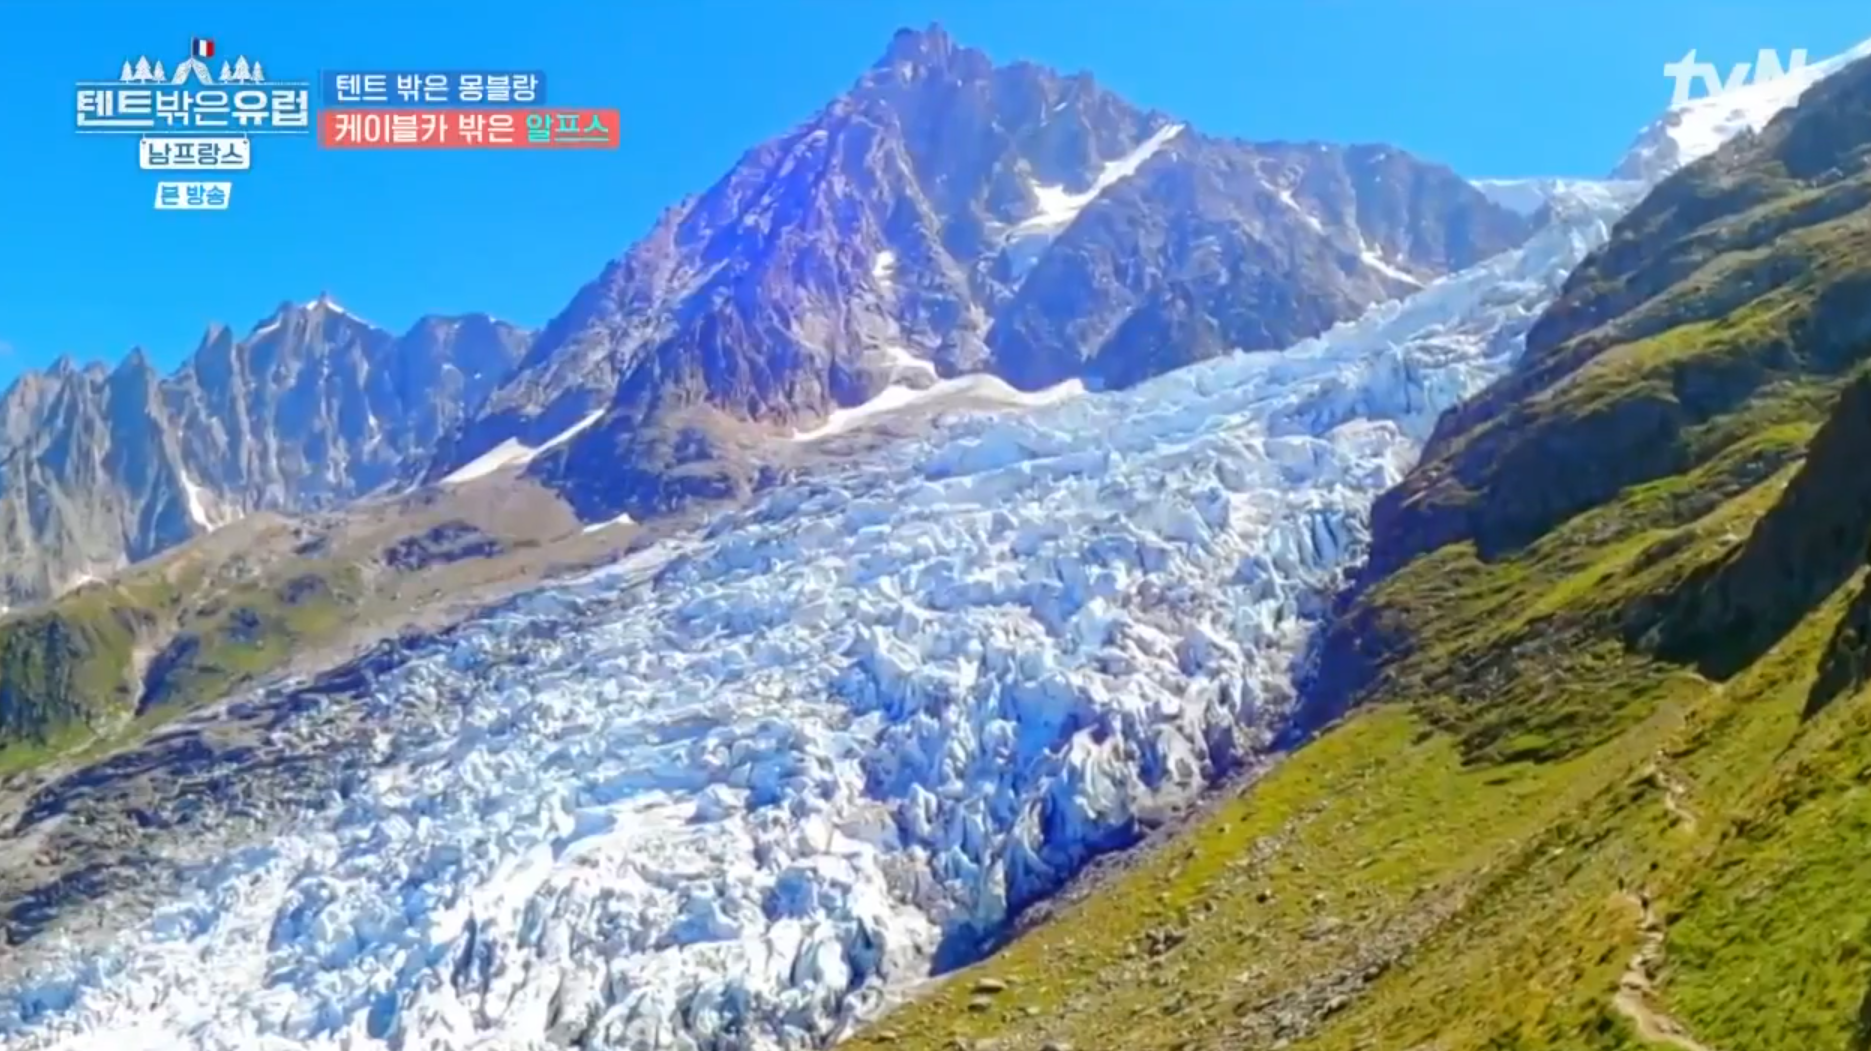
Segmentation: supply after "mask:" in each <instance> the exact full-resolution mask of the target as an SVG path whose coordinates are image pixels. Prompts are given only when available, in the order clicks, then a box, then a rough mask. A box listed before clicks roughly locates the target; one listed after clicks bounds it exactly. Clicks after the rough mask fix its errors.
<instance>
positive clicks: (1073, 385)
mask: <svg viewBox="0 0 1871 1051" xmlns="http://www.w3.org/2000/svg"><path fill="white" fill-rule="evenodd" d="M925 364H927V363H925ZM930 371H931V372H932V373H933V372H934V369H933V367H932V368H931V369H930ZM1083 393H1085V384H1084V383H1083V381H1080V380H1067V381H1066V382H1064V383H1060V384H1057V385H1056V386H1052V387H1048V388H1046V389H1045V390H1040V391H1032V392H1027V391H1022V390H1019V389H1017V388H1015V387H1013V386H1012V385H1011V384H1009V383H1008V382H1007V381H1006V380H1003V379H1001V378H1000V377H999V376H991V375H988V374H986V373H973V374H970V375H967V376H956V377H954V378H953V379H946V380H940V381H937V382H936V383H934V384H931V385H930V386H927V387H907V386H903V385H900V384H894V383H893V384H891V385H890V386H888V387H885V388H884V389H883V390H881V391H879V392H878V393H877V395H876V396H875V397H873V398H871V400H869V401H867V402H865V403H864V404H862V405H856V406H853V407H851V408H848V409H834V410H832V412H831V414H830V415H829V416H828V417H827V418H826V420H825V422H824V423H823V424H821V425H820V426H818V427H814V428H813V429H811V430H809V431H802V432H798V433H795V434H794V435H793V436H792V438H791V439H790V440H791V441H795V442H813V441H818V440H819V439H821V438H829V437H831V436H832V435H834V434H844V433H845V432H847V431H851V430H855V429H857V428H859V427H862V426H865V425H866V424H871V423H876V422H878V421H879V420H882V419H885V418H888V417H890V416H893V415H898V414H902V413H908V412H912V411H923V410H927V409H930V408H933V407H937V406H939V405H941V404H942V403H943V402H950V401H956V402H960V401H966V402H968V403H970V404H978V403H985V405H983V406H982V407H984V408H995V409H1019V408H1027V409H1030V408H1038V407H1040V406H1044V405H1052V404H1055V403H1057V402H1061V401H1064V400H1066V399H1068V398H1074V397H1077V396H1078V395H1080V394H1083Z"/></svg>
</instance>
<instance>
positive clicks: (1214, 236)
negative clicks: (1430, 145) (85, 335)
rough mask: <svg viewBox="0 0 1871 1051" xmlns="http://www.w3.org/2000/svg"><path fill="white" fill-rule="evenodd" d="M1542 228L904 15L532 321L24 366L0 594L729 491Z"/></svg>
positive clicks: (1378, 155) (1457, 188)
mask: <svg viewBox="0 0 1871 1051" xmlns="http://www.w3.org/2000/svg"><path fill="white" fill-rule="evenodd" d="M1535 218H1536V217H1535V216H1533V215H1531V214H1529V213H1528V211H1527V210H1526V209H1525V208H1522V207H1514V206H1511V203H1510V204H1504V203H1500V202H1498V201H1497V200H1495V198H1494V196H1491V195H1490V194H1489V193H1487V192H1484V190H1483V189H1481V188H1478V187H1477V186H1475V185H1473V184H1471V183H1469V182H1468V181H1466V180H1464V179H1462V178H1461V177H1460V176H1458V175H1456V174H1455V173H1454V172H1453V171H1451V170H1449V169H1448V168H1446V167H1443V166H1441V165H1438V164H1435V163H1432V162H1429V161H1426V160H1423V159H1420V158H1417V157H1414V156H1412V155H1410V154H1408V153H1406V152H1405V151H1403V150H1400V149H1396V148H1394V147H1389V146H1382V145H1359V146H1345V145H1330V144H1323V143H1250V142H1243V141H1239V140H1232V139H1222V138H1215V137H1211V136H1207V135H1204V134H1202V133H1201V132H1200V131H1199V130H1197V129H1194V128H1191V127H1188V126H1186V125H1184V124H1181V123H1178V122H1176V121H1174V120H1173V119H1172V118H1170V117H1169V116H1167V115H1164V114H1161V113H1156V112H1153V111H1148V110H1144V109H1141V108H1139V107H1137V106H1134V105H1132V104H1130V103H1129V102H1126V101H1125V100H1123V99H1121V98H1119V97H1118V96H1116V95H1114V94H1112V93H1111V92H1110V91H1108V90H1106V89H1104V88H1103V87H1101V86H1099V85H1098V83H1097V82H1096V81H1095V80H1093V79H1092V78H1091V77H1090V76H1089V75H1087V74H1082V73H1081V74H1077V75H1072V76H1067V75H1062V74H1060V73H1057V72H1054V71H1052V70H1048V69H1046V68H1043V67H1041V66H1037V65H1034V64H1031V63H1025V62H1016V63H1012V64H1007V65H996V64H995V63H994V62H993V61H992V60H990V59H989V58H988V56H987V55H985V54H984V53H982V52H980V51H978V50H974V49H971V48H966V47H962V46H959V45H957V44H956V42H955V41H954V40H953V39H952V38H951V37H950V36H949V35H948V34H947V33H946V32H945V31H943V30H942V29H941V28H940V27H939V26H931V27H929V28H927V29H924V30H904V31H901V32H899V33H898V34H897V35H896V37H895V38H894V39H893V40H892V41H891V42H890V45H889V47H888V49H887V50H886V52H885V54H884V55H883V56H882V58H881V59H880V60H879V61H878V62H877V64H876V65H875V66H873V67H872V68H871V69H870V70H868V71H867V72H866V73H864V75H863V76H862V77H860V78H859V79H858V81H857V82H856V83H855V84H854V85H853V86H852V88H851V89H850V90H849V91H847V92H846V93H845V94H843V95H841V96H839V97H838V98H836V99H834V100H833V101H832V102H831V103H829V104H828V105H827V106H826V107H825V108H824V109H822V110H821V111H820V112H818V113H817V114H815V115H814V116H812V117H811V118H810V119H809V120H807V121H806V122H805V123H803V124H802V125H800V126H799V127H797V128H794V129H793V130H791V131H789V132H787V133H786V134H784V135H781V136H779V137H777V138H775V139H773V140H771V141H769V142H766V143H763V144H761V145H759V146H757V147H755V148H754V149H752V150H750V151H748V152H747V154H746V155H745V156H743V157H742V158H741V160H740V161H739V162H738V163H736V164H735V165H734V167H733V168H732V169H731V170H730V171H729V172H728V173H727V174H726V175H724V176H723V177H722V178H721V179H720V180H719V181H718V182H717V183H716V184H715V185H714V186H713V187H711V188H710V189H709V190H708V191H707V192H705V193H703V194H701V195H699V196H696V197H693V198H691V199H689V200H686V201H684V202H682V203H680V204H678V205H676V206H675V207H673V208H671V209H669V210H668V211H667V212H666V213H664V215H663V216H662V217H661V218H660V219H659V220H658V221H657V222H656V223H655V225H654V227H653V228H652V230H651V231H650V232H649V233H648V234H647V235H646V236H644V237H643V238H642V239H641V240H640V241H638V242H637V243H636V244H635V245H634V246H632V247H631V248H630V249H629V251H627V252H626V253H625V254H624V255H623V256H622V257H620V258H619V259H618V260H616V261H615V262H613V263H611V264H610V265H609V266H607V267H605V269H604V271H603V272H602V273H601V274H600V275H598V277H597V278H596V279H595V280H593V281H592V282H591V283H590V284H588V285H587V286H585V287H584V288H583V289H580V290H579V291H578V292H577V293H576V294H575V295H574V296H573V297H572V299H571V301H570V303H569V304H568V305H567V306H566V308H565V309H564V310H563V311H562V312H561V313H560V314H559V315H558V316H557V317H555V318H553V319H552V320H551V321H550V322H549V323H548V324H547V325H546V326H545V327H544V328H543V329H542V330H541V331H539V332H538V333H537V335H536V336H534V335H531V334H529V333H525V332H522V331H520V330H518V329H515V328H513V327H511V326H508V325H505V324H503V323H500V322H496V321H492V320H490V319H488V318H485V317H479V316H473V317H466V318H456V319H439V318H428V319H424V320H423V321H421V322H418V323H417V325H416V326H415V327H414V328H413V329H412V330H411V331H409V332H408V333H406V334H404V335H402V336H400V337H398V336H394V335H392V334H390V333H388V332H385V331H383V330H381V329H378V328H376V327H374V326H371V325H369V324H366V323H365V322H363V321H360V320H359V319H357V318H355V317H353V316H351V315H350V314H348V313H346V312H345V311H344V310H343V309H342V308H340V307H338V306H337V305H336V304H335V303H333V302H332V301H331V300H330V299H329V298H327V297H321V298H320V299H317V300H315V301H313V302H312V303H310V304H308V305H305V306H303V307H300V306H282V307H281V308H280V309H279V310H278V311H277V312H276V313H275V314H274V315H273V316H272V317H270V318H269V319H267V320H266V321H264V322H262V323H261V324H260V325H259V326H258V327H256V328H255V329H254V330H253V331H252V332H250V333H249V334H248V335H246V336H245V337H237V336H236V335H235V334H234V333H233V332H231V331H230V330H227V329H225V328H221V327H215V328H212V329H210V331H209V332H208V334H207V335H206V336H205V337H204V338H203V340H202V343H201V345H200V347H199V348H198V349H197V350H196V351H195V353H194V355H193V356H192V357H190V358H189V359H188V361H187V362H186V363H185V364H184V366H183V367H182V368H181V370H179V371H178V372H177V373H176V374H175V375H173V376H169V377H159V376H157V375H155V374H154V372H153V371H152V370H151V369H150V367H149V365H148V364H147V362H146V361H145V360H144V359H143V357H142V356H141V354H133V355H132V356H131V357H130V358H129V359H127V360H126V361H125V362H124V363H123V364H121V365H120V366H119V367H118V368H116V369H115V370H105V369H103V368H101V367H92V368H89V369H76V368H74V367H72V366H70V365H69V364H61V365H60V366H58V367H55V368H54V369H53V370H51V371H50V372H47V373H39V374H28V375H26V376H24V377H22V378H21V379H20V380H18V381H17V382H16V383H15V384H14V386H13V388H12V389H11V390H10V391H9V392H8V393H7V394H6V395H5V397H4V398H3V399H0V604H11V605H19V604H22V603H25V602H30V601H33V600H36V599H43V598H46V597H49V596H51V595H54V594H56V593H58V592H60V591H62V590H64V589H66V588H68V587H70V586H72V585H73V584H75V583H78V582H81V581H83V580H85V579H88V578H90V577H93V576H98V575H102V574H104V573H107V572H110V571H111V570H113V569H115V568H117V567H120V566H122V565H124V564H126V563H128V562H134V561H137V560H139V559H142V558H146V557H148V556H149V555H151V554H153V553H155V552H158V551H161V550H163V549H164V548H166V547H169V546H171V545H174V544H176V543H178V542H180V541H182V540H184V539H186V538H188V537H189V536H191V535H195V534H198V533H201V532H203V531H207V530H211V529H213V528H215V527H216V526H217V525H219V524H221V523H224V522H226V521H228V520H229V519H231V518H232V517H236V516H239V515H241V514H245V513H250V512H252V511H254V510H260V509H265V510H278V511H285V512H300V511H306V510H314V509H321V508H328V507H331V506H334V505H335V504H337V503H341V502H342V501H344V500H347V499H352V498H355V497H357V496H360V495H363V494H366V493H371V492H378V491H383V490H385V489H386V488H394V487H397V486H401V485H407V484H410V483H412V482H417V481H428V482H436V481H441V480H444V479H447V478H449V477H450V476H451V475H452V476H457V477H459V476H462V475H463V474H465V475H479V474H483V473H486V472H487V471H488V470H491V469H493V468H495V467H498V466H502V465H504V464H505V463H508V462H511V463H516V464H517V463H519V462H520V461H521V460H524V461H525V462H526V466H525V468H524V470H525V471H526V473H527V474H529V475H530V476H532V477H533V478H535V479H537V480H539V481H541V482H543V483H545V484H547V485H548V486H550V487H551V488H553V489H554V490H556V491H558V492H559V493H561V494H562V495H563V496H564V497H565V498H567V499H568V500H569V501H570V503H571V504H572V506H573V507H574V508H575V509H576V510H577V511H578V513H579V514H580V515H581V517H584V518H586V519H587V520H594V521H595V520H604V519H610V518H613V517H615V516H616V515H618V514H619V513H628V514H630V515H632V516H634V517H637V518H639V519H642V518H649V517H653V516H655V515H657V514H661V513H665V512H667V511H670V510H672V509H676V508H679V507H682V506H684V505H686V504H688V503H691V502H693V501H695V500H698V499H710V498H721V497H732V496H744V495H746V494H747V493H749V492H751V491H752V490H753V489H754V488H756V487H757V486H758V485H760V484H762V482H761V479H762V478H766V479H768V480H770V479H771V478H772V477H773V476H774V475H773V473H772V472H771V471H770V470H767V469H766V468H767V466H768V465H767V464H766V463H765V462H763V456H762V452H761V450H762V448H763V447H770V446H771V445H772V444H773V443H775V442H781V441H784V440H785V439H786V438H787V437H789V436H790V435H792V434H794V433H796V432H798V431H804V430H810V429H811V428H812V427H814V426H816V425H818V424H821V423H823V422H824V421H825V420H826V419H827V417H828V416H829V415H830V414H832V413H834V412H836V411H838V410H840V409H848V408H851V407H853V406H858V405H862V404H864V403H867V402H869V401H871V400H872V399H874V398H877V397H878V396H879V395H880V394H884V393H885V392H888V391H892V390H893V389H894V391H895V392H896V393H898V394H901V393H903V392H907V391H914V390H920V389H925V388H929V387H931V386H932V385H934V384H937V383H939V382H941V381H943V380H946V379H951V378H955V377H961V376H967V375H976V374H986V375H991V376H994V377H998V378H1000V379H1001V380H1004V381H1005V382H1006V383H1007V384H1010V385H1012V386H1013V387H1014V388H1017V389H1019V390H1026V391H1036V390H1040V389H1043V388H1047V387H1051V386H1055V385H1057V384H1061V383H1065V382H1068V381H1080V382H1084V383H1086V384H1089V385H1091V386H1094V387H1124V386H1129V385H1131V384H1134V383H1136V382H1138V381H1140V380H1143V379H1146V378H1148V377H1150V376H1153V375H1157V374H1159V373H1161V372H1164V371H1166V370H1169V369H1172V368H1176V367H1178V366H1181V365H1186V364H1189V363H1192V362H1195V361H1199V360H1203V359H1205V358H1209V357H1213V356H1215V355H1217V354H1220V353H1223V352H1225V351H1228V350H1232V349H1246V350H1254V349H1275V348H1279V347H1283V346H1287V345H1289V344H1291V343H1293V342H1295V341H1296V340H1299V339H1302V338H1305V337H1308V336H1312V335H1316V334H1318V333H1319V332H1322V331H1324V330H1325V329H1327V328H1329V327H1330V326H1331V325H1333V324H1335V323H1337V322H1340V321H1345V320H1348V319H1350V318H1353V317H1355V316H1357V315H1358V314H1360V313H1362V312H1363V311H1364V310H1365V309H1366V308H1367V307H1369V306H1370V305H1371V304H1373V303H1376V302H1380V301H1383V300H1386V299H1390V298H1394V297H1396V296H1399V295H1403V294H1407V293H1409V292H1411V291H1413V290H1415V289H1417V288H1420V287H1422V286H1423V285H1424V284H1425V283H1427V282H1430V281H1433V280H1435V279H1436V278H1438V277H1440V276H1442V275H1444V274H1447V273H1450V272H1453V271H1456V270H1460V269H1463V268H1465V267H1467V266H1470V265H1472V264H1474V263H1476V262H1478V261H1480V260H1481V259H1484V258H1486V257H1488V256H1491V255H1494V254H1496V253H1498V252H1500V251H1502V250H1504V249H1507V248H1510V247H1513V246H1515V245H1517V244H1519V243H1520V242H1522V241H1523V240H1524V239H1525V238H1526V237H1527V236H1528V234H1529V232H1530V231H1531V230H1532V229H1533V227H1534V224H1535ZM548 446H550V448H547V447H548ZM520 451H523V452H526V453H528V454H531V455H526V456H523V457H521V456H515V455H513V454H514V453H515V452H520ZM477 461H478V466H476V465H477ZM464 469H465V471H464Z"/></svg>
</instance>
